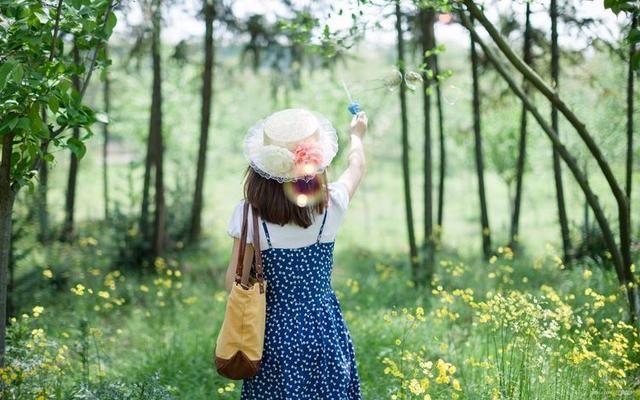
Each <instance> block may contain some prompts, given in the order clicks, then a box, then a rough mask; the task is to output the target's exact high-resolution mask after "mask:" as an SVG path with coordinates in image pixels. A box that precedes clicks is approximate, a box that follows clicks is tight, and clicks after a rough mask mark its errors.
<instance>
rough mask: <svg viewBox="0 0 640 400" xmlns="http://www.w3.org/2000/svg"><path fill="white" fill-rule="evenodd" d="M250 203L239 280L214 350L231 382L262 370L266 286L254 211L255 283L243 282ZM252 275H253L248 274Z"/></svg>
mask: <svg viewBox="0 0 640 400" xmlns="http://www.w3.org/2000/svg"><path fill="white" fill-rule="evenodd" d="M248 209H249V202H247V201H245V204H244V209H243V212H242V232H241V233H240V249H239V251H238V263H237V265H236V279H235V282H234V284H233V286H232V288H231V292H230V293H229V295H228V297H227V305H226V309H225V314H224V320H223V321H222V327H221V328H220V332H219V333H218V338H217V340H216V345H215V349H214V360H215V365H216V369H217V371H218V373H219V374H220V375H222V376H225V377H227V378H230V379H244V378H249V377H252V376H255V375H256V374H257V373H258V371H259V370H260V362H261V361H262V349H263V346H264V331H265V321H266V292H265V289H266V286H267V281H265V280H264V275H263V271H262V254H261V252H260V231H259V229H258V217H257V215H256V210H255V208H252V214H253V248H254V261H255V266H256V278H257V279H256V280H255V281H253V282H252V280H251V277H247V279H244V280H243V277H244V274H243V272H244V271H243V266H244V253H245V247H246V245H247V214H248ZM247 275H250V274H247Z"/></svg>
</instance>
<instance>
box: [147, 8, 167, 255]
mask: <svg viewBox="0 0 640 400" xmlns="http://www.w3.org/2000/svg"><path fill="white" fill-rule="evenodd" d="M161 2H162V0H153V1H152V2H151V12H152V24H153V25H152V30H153V31H152V38H151V59H152V64H153V83H152V92H151V115H150V117H149V138H151V137H153V142H152V143H153V150H152V156H153V164H154V169H155V177H154V178H155V179H154V187H155V190H154V206H155V208H154V219H153V237H152V256H153V258H154V259H155V258H157V257H159V256H160V255H161V254H162V252H163V251H164V243H165V221H166V209H165V200H164V157H163V155H164V148H163V146H164V145H163V138H162V71H161V64H162V60H161V57H160V24H161V10H162V9H161V7H162V4H161Z"/></svg>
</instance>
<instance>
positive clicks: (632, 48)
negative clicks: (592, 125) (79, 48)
mask: <svg viewBox="0 0 640 400" xmlns="http://www.w3.org/2000/svg"><path fill="white" fill-rule="evenodd" d="M637 28H638V14H637V13H635V12H634V13H633V14H632V16H631V29H632V30H636V31H637ZM635 54H636V43H635V42H631V43H630V44H629V64H628V73H627V160H626V161H627V162H626V164H627V170H626V179H625V193H626V195H627V200H628V204H629V211H628V213H629V219H631V180H632V179H631V178H632V176H633V107H634V105H633V96H634V79H635V74H636V72H635V71H634V66H633V60H634V57H635ZM629 225H631V221H629Z"/></svg>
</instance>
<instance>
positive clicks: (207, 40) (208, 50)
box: [189, 0, 216, 241]
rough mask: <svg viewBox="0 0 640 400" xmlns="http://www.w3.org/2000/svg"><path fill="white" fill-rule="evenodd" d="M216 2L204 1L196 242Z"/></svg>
mask: <svg viewBox="0 0 640 400" xmlns="http://www.w3.org/2000/svg"><path fill="white" fill-rule="evenodd" d="M215 8H216V6H215V1H214V0H204V1H203V13H204V21H205V34H204V69H203V70H202V107H201V110H200V144H199V147H198V165H197V167H196V168H197V169H196V183H195V191H194V194H193V205H192V209H191V231H190V234H189V239H190V240H191V241H195V240H197V239H198V238H199V237H200V233H201V225H202V224H201V215H202V196H203V192H204V173H205V167H206V163H207V145H208V141H209V124H210V121H211V102H212V99H211V97H212V90H211V89H212V88H211V87H212V84H213V63H214V47H213V21H214V19H215Z"/></svg>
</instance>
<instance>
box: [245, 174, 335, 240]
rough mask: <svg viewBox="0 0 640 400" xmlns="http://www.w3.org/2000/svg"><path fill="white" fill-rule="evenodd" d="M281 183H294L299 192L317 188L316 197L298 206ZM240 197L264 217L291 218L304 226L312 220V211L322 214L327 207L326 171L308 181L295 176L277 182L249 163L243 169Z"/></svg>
mask: <svg viewBox="0 0 640 400" xmlns="http://www.w3.org/2000/svg"><path fill="white" fill-rule="evenodd" d="M284 185H294V186H295V187H296V189H297V190H298V192H299V193H310V192H312V191H315V190H320V193H321V194H320V201H318V202H316V203H315V204H310V205H309V206H305V207H300V206H298V205H297V204H296V203H295V202H294V201H292V200H290V199H289V198H288V197H287V195H286V193H285V189H284ZM318 186H320V187H319V188H318ZM244 197H245V199H246V200H247V201H248V202H249V204H251V205H252V206H253V207H255V208H256V210H257V211H258V215H260V217H262V219H264V220H265V221H267V222H271V223H274V224H278V225H285V224H287V223H289V222H293V223H295V224H296V225H298V226H301V227H303V228H306V227H308V226H310V225H311V224H312V223H313V217H312V216H313V214H314V213H317V214H322V213H323V212H324V210H325V208H326V207H327V204H328V192H327V172H326V170H325V171H324V172H323V173H322V174H319V175H316V176H315V177H314V179H312V180H310V181H309V182H306V181H305V180H304V179H299V180H297V181H295V182H287V183H280V182H278V181H276V180H273V179H267V178H264V177H263V176H261V175H260V174H258V173H257V172H255V171H254V170H253V168H251V166H249V167H247V170H246V171H245V181H244Z"/></svg>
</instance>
